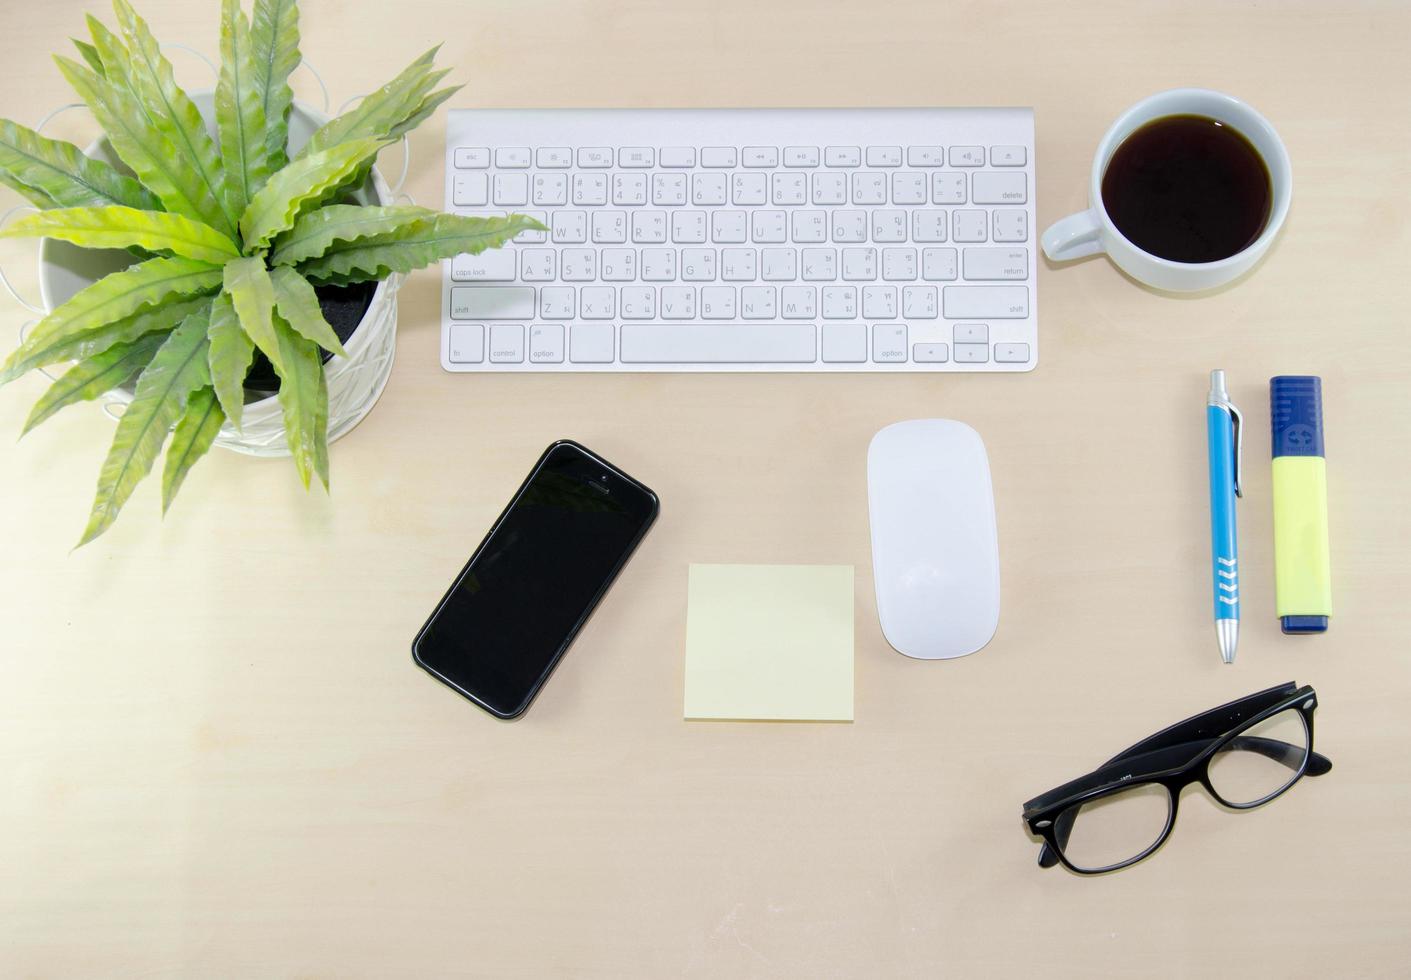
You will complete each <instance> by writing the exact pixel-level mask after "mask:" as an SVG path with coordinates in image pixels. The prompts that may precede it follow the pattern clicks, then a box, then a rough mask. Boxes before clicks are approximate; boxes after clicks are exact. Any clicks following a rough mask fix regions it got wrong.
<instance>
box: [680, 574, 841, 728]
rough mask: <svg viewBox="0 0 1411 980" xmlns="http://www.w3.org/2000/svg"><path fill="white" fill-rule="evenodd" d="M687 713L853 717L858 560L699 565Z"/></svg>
mask: <svg viewBox="0 0 1411 980" xmlns="http://www.w3.org/2000/svg"><path fill="white" fill-rule="evenodd" d="M689 574H690V582H689V585H688V587H687V599H688V608H687V611H686V717H687V718H734V719H742V720H759V721H765V720H768V721H852V717H853V716H852V676H853V616H852V613H853V581H852V577H853V570H852V566H851V565H692V566H691V568H690V573H689Z"/></svg>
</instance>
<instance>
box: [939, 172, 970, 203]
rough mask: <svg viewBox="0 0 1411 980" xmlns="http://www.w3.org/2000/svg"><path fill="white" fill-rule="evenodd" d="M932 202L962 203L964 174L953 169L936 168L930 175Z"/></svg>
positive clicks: (963, 201)
mask: <svg viewBox="0 0 1411 980" xmlns="http://www.w3.org/2000/svg"><path fill="white" fill-rule="evenodd" d="M931 203H932V204H964V203H965V175H964V174H960V173H956V172H955V171H953V170H938V171H936V172H935V173H933V174H932V175H931Z"/></svg>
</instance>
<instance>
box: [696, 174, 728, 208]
mask: <svg viewBox="0 0 1411 980" xmlns="http://www.w3.org/2000/svg"><path fill="white" fill-rule="evenodd" d="M725 188H726V181H725V175H724V174H696V175H694V176H693V177H692V178H691V203H692V204H694V205H696V206H697V207H712V206H715V205H720V204H724V203H725Z"/></svg>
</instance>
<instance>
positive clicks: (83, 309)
mask: <svg viewBox="0 0 1411 980" xmlns="http://www.w3.org/2000/svg"><path fill="white" fill-rule="evenodd" d="M220 284H221V270H220V269H217V268H215V267H213V266H210V265H207V264H206V263H204V262H196V261H194V260H192V259H180V258H178V259H148V260H147V261H146V262H141V263H138V264H137V265H134V266H130V267H128V268H126V269H123V270H122V271H121V272H114V273H113V274H112V275H109V276H106V277H104V278H102V279H99V280H98V281H97V282H95V283H94V284H93V285H91V286H88V287H86V288H84V289H82V290H80V291H79V292H78V293H76V294H74V296H73V298H72V299H70V300H69V301H68V302H67V303H64V304H63V305H62V306H60V307H59V308H58V309H56V310H55V311H54V312H52V313H50V314H49V315H48V316H46V317H45V318H44V319H43V320H40V321H39V323H38V325H37V326H35V328H34V330H33V331H31V332H30V335H29V336H28V337H26V338H25V342H24V343H23V344H21V345H20V347H19V350H17V351H15V352H14V353H13V354H11V355H10V357H9V358H8V359H7V360H6V361H5V364H4V366H3V367H0V383H3V382H6V381H9V380H11V379H12V378H15V377H18V375H19V374H20V373H23V370H28V368H24V369H23V370H21V365H22V364H23V363H25V362H31V364H30V366H34V364H33V363H32V361H33V358H34V357H35V356H36V355H37V354H39V352H41V351H44V350H47V349H52V347H53V345H55V344H56V343H60V342H64V341H68V340H71V339H73V338H75V337H77V336H79V335H81V334H83V333H85V332H87V331H91V330H96V329H97V328H99V327H103V326H107V325H109V324H112V323H113V322H114V321H117V320H121V319H123V318H124V317H128V316H131V315H132V314H134V313H137V312H138V311H139V310H142V309H144V308H147V307H153V306H157V305H158V304H160V303H163V302H164V301H166V300H168V299H173V298H185V297H188V296H198V295H201V294H203V293H209V292H211V291H213V290H215V289H216V288H217V287H219V286H220Z"/></svg>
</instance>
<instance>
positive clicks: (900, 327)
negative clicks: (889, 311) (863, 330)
mask: <svg viewBox="0 0 1411 980" xmlns="http://www.w3.org/2000/svg"><path fill="white" fill-rule="evenodd" d="M872 360H874V361H876V362H877V363H878V364H902V363H905V361H906V324H905V323H877V324H873V326H872Z"/></svg>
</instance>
